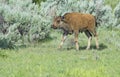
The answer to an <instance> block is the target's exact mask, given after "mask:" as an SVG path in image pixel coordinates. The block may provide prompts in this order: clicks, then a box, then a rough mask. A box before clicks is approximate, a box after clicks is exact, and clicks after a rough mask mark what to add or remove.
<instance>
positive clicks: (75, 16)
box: [51, 12, 99, 50]
mask: <svg viewBox="0 0 120 77" xmlns="http://www.w3.org/2000/svg"><path fill="white" fill-rule="evenodd" d="M51 27H52V28H53V29H57V28H59V29H62V30H63V31H64V33H63V37H62V42H61V43H60V46H59V48H61V47H62V45H63V43H64V41H65V39H66V36H67V35H68V34H72V33H74V36H75V38H74V40H75V44H76V49H77V50H79V45H78V34H79V32H84V33H85V34H86V36H87V37H88V45H87V48H86V49H89V48H90V41H91V39H92V35H94V37H95V41H96V48H99V45H98V38H97V33H96V20H95V17H94V16H93V15H91V14H82V13H77V12H73V13H66V14H65V15H64V16H58V17H55V18H54V21H53V24H52V26H51Z"/></svg>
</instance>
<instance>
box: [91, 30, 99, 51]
mask: <svg viewBox="0 0 120 77" xmlns="http://www.w3.org/2000/svg"><path fill="white" fill-rule="evenodd" d="M90 32H91V33H93V35H94V37H95V43H96V48H97V49H99V43H98V35H97V32H96V30H95V29H94V30H90Z"/></svg>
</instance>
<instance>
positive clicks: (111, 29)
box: [0, 0, 120, 77]
mask: <svg viewBox="0 0 120 77" xmlns="http://www.w3.org/2000/svg"><path fill="white" fill-rule="evenodd" d="M34 1H38V4H39V1H40V6H39V5H38V4H35V3H36V2H35V3H34ZM42 1H44V0H0V77H120V70H119V67H120V56H119V54H120V50H119V48H120V1H119V0H46V1H45V2H42ZM106 4H107V5H106ZM96 6H97V7H96ZM111 7H112V8H111ZM72 11H77V12H83V13H91V14H93V15H95V16H96V17H98V18H97V22H98V23H100V26H99V27H98V28H97V32H98V35H99V36H98V37H99V43H100V49H99V50H97V49H95V42H94V38H93V40H92V45H91V49H90V50H85V48H86V46H87V37H86V36H85V34H84V33H80V34H79V45H80V50H79V51H76V50H75V48H74V47H75V46H74V43H73V36H72V35H69V36H68V38H67V40H66V41H65V43H64V46H63V48H62V49H57V46H58V45H59V43H60V40H61V31H59V30H58V31H54V30H51V28H50V25H51V22H52V17H53V16H55V15H63V14H64V13H66V12H72ZM2 20H4V22H3V21H2ZM2 48H4V49H2ZM6 48H10V49H6ZM11 48H15V49H14V50H12V49H11ZM17 48H18V49H17Z"/></svg>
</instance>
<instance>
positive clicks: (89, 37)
mask: <svg viewBox="0 0 120 77" xmlns="http://www.w3.org/2000/svg"><path fill="white" fill-rule="evenodd" d="M85 34H86V36H87V37H88V45H87V48H86V49H87V50H88V49H90V44H91V39H92V34H91V33H90V32H89V31H88V30H86V31H85Z"/></svg>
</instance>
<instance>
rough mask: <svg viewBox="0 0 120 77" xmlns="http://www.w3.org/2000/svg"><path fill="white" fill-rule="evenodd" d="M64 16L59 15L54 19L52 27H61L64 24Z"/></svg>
mask: <svg viewBox="0 0 120 77" xmlns="http://www.w3.org/2000/svg"><path fill="white" fill-rule="evenodd" d="M62 19H63V17H62V16H57V17H55V18H54V19H53V23H52V25H51V28H53V29H57V28H61V27H62V25H63V21H62Z"/></svg>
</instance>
